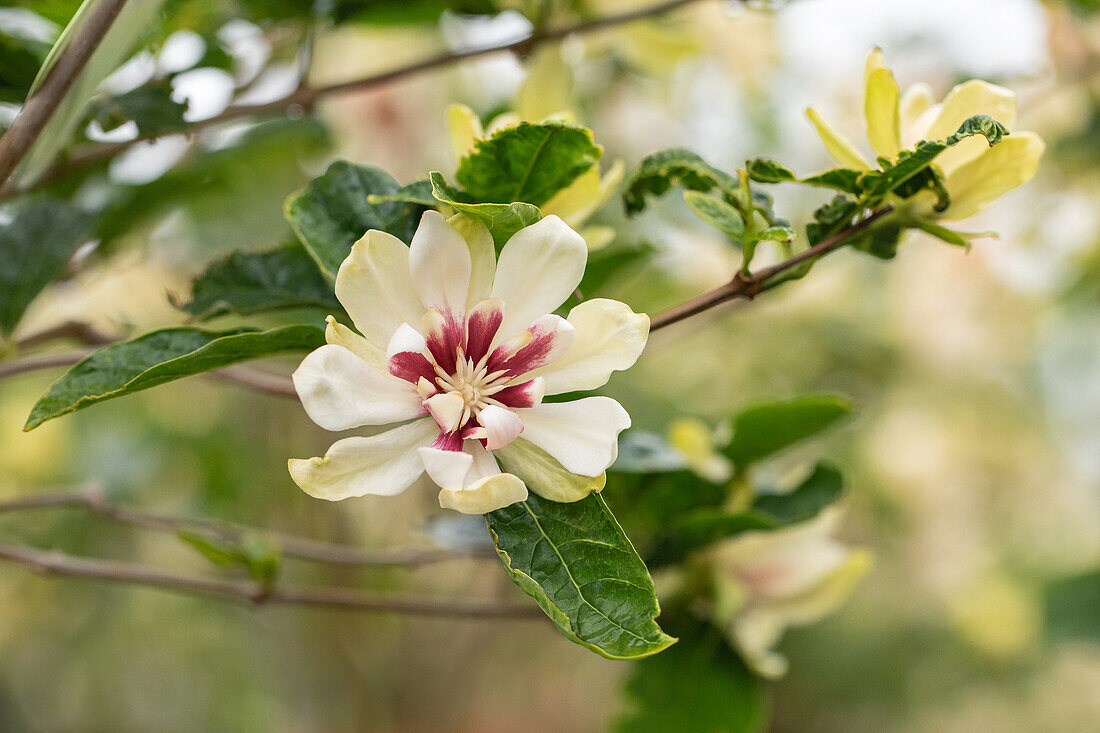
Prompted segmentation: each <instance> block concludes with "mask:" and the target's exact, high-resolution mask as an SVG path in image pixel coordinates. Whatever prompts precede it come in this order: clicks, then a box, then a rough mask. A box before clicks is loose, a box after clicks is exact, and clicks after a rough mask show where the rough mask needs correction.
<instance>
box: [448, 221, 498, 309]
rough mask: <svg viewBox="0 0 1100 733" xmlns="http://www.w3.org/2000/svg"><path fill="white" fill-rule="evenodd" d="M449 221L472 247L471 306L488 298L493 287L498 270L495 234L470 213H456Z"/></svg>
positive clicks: (467, 300) (468, 305)
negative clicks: (494, 243) (494, 241)
mask: <svg viewBox="0 0 1100 733" xmlns="http://www.w3.org/2000/svg"><path fill="white" fill-rule="evenodd" d="M447 223H448V224H450V225H451V228H452V229H454V230H455V231H456V232H458V233H459V234H461V235H462V238H463V239H465V240H466V246H467V247H469V248H470V263H471V269H470V293H469V295H468V296H467V298H466V307H467V308H471V307H473V306H474V305H475V304H477V303H480V302H481V301H483V300H485V299H486V298H488V297H489V293H490V292H492V289H493V277H494V276H495V275H496V271H497V252H496V249H494V247H493V235H492V234H490V233H489V228H488V227H486V226H485V225H484V224H483V223H482V222H481V219H478V218H477V217H476V216H470V215H469V214H455V215H454V216H452V217H451V218H450V219H448V220H447Z"/></svg>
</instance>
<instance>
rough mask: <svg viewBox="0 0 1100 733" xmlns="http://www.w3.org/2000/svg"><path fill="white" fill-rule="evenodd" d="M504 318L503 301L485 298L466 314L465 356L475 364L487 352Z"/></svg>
mask: <svg viewBox="0 0 1100 733" xmlns="http://www.w3.org/2000/svg"><path fill="white" fill-rule="evenodd" d="M503 320H504V301H503V300H501V299H500V298H486V299H485V300H483V301H481V302H479V303H478V304H477V305H475V306H474V307H473V308H471V309H470V312H469V313H468V314H467V316H466V357H467V358H468V359H470V360H471V361H472V362H474V363H475V364H477V363H478V362H479V361H481V357H483V356H485V355H486V354H487V353H489V349H490V347H492V345H493V339H494V338H496V335H497V331H498V330H499V329H500V323H501V321H503Z"/></svg>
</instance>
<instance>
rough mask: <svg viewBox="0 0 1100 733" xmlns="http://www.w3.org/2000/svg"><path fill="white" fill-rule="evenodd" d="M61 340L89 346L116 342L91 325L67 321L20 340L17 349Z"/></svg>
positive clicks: (16, 344) (16, 345)
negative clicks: (69, 340) (70, 340)
mask: <svg viewBox="0 0 1100 733" xmlns="http://www.w3.org/2000/svg"><path fill="white" fill-rule="evenodd" d="M60 339H73V340H74V341H79V342H80V343H82V344H87V345H88V346H103V345H104V344H109V343H111V342H112V341H115V339H114V338H113V337H111V336H108V335H106V334H104V333H100V332H99V331H98V330H96V328H95V327H94V326H92V325H91V324H90V323H83V322H82V321H65V322H64V323H60V324H58V325H56V326H52V327H50V328H47V329H44V330H42V331H39V332H38V333H33V334H31V335H30V336H27V337H26V338H23V339H20V340H19V341H17V342H16V343H15V347H16V348H17V349H19V350H23V349H30V348H33V347H35V346H41V345H42V344H48V343H50V342H51V341H58V340H60Z"/></svg>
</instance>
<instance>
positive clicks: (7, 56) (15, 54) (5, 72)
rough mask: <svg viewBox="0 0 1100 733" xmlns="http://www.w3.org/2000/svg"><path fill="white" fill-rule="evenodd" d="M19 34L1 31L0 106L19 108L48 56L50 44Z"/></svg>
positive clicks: (11, 30) (8, 30) (10, 29)
mask: <svg viewBox="0 0 1100 733" xmlns="http://www.w3.org/2000/svg"><path fill="white" fill-rule="evenodd" d="M19 30H20V29H19V28H3V29H2V30H0V102H9V103H12V104H21V103H22V102H23V100H24V99H26V97H27V92H28V91H29V90H30V88H31V84H32V83H33V82H34V77H35V75H36V74H37V73H38V68H39V67H40V66H41V65H42V62H43V61H44V60H45V59H46V55H47V54H48V53H49V52H50V44H49V43H44V42H43V41H41V40H39V39H37V38H32V37H30V36H29V35H23V34H21V33H19Z"/></svg>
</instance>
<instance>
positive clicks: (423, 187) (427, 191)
mask: <svg viewBox="0 0 1100 733" xmlns="http://www.w3.org/2000/svg"><path fill="white" fill-rule="evenodd" d="M367 200H368V201H370V202H371V203H372V204H384V203H386V202H387V201H404V202H407V203H410V204H420V205H421V206H423V207H425V208H427V207H431V206H439V202H438V201H436V200H435V196H434V195H433V194H432V182H431V181H428V180H423V181H413V182H412V183H406V184H405V185H404V186H402V187H401V188H399V189H397V193H391V194H379V193H372V194H371V195H370V196H368V197H367Z"/></svg>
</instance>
